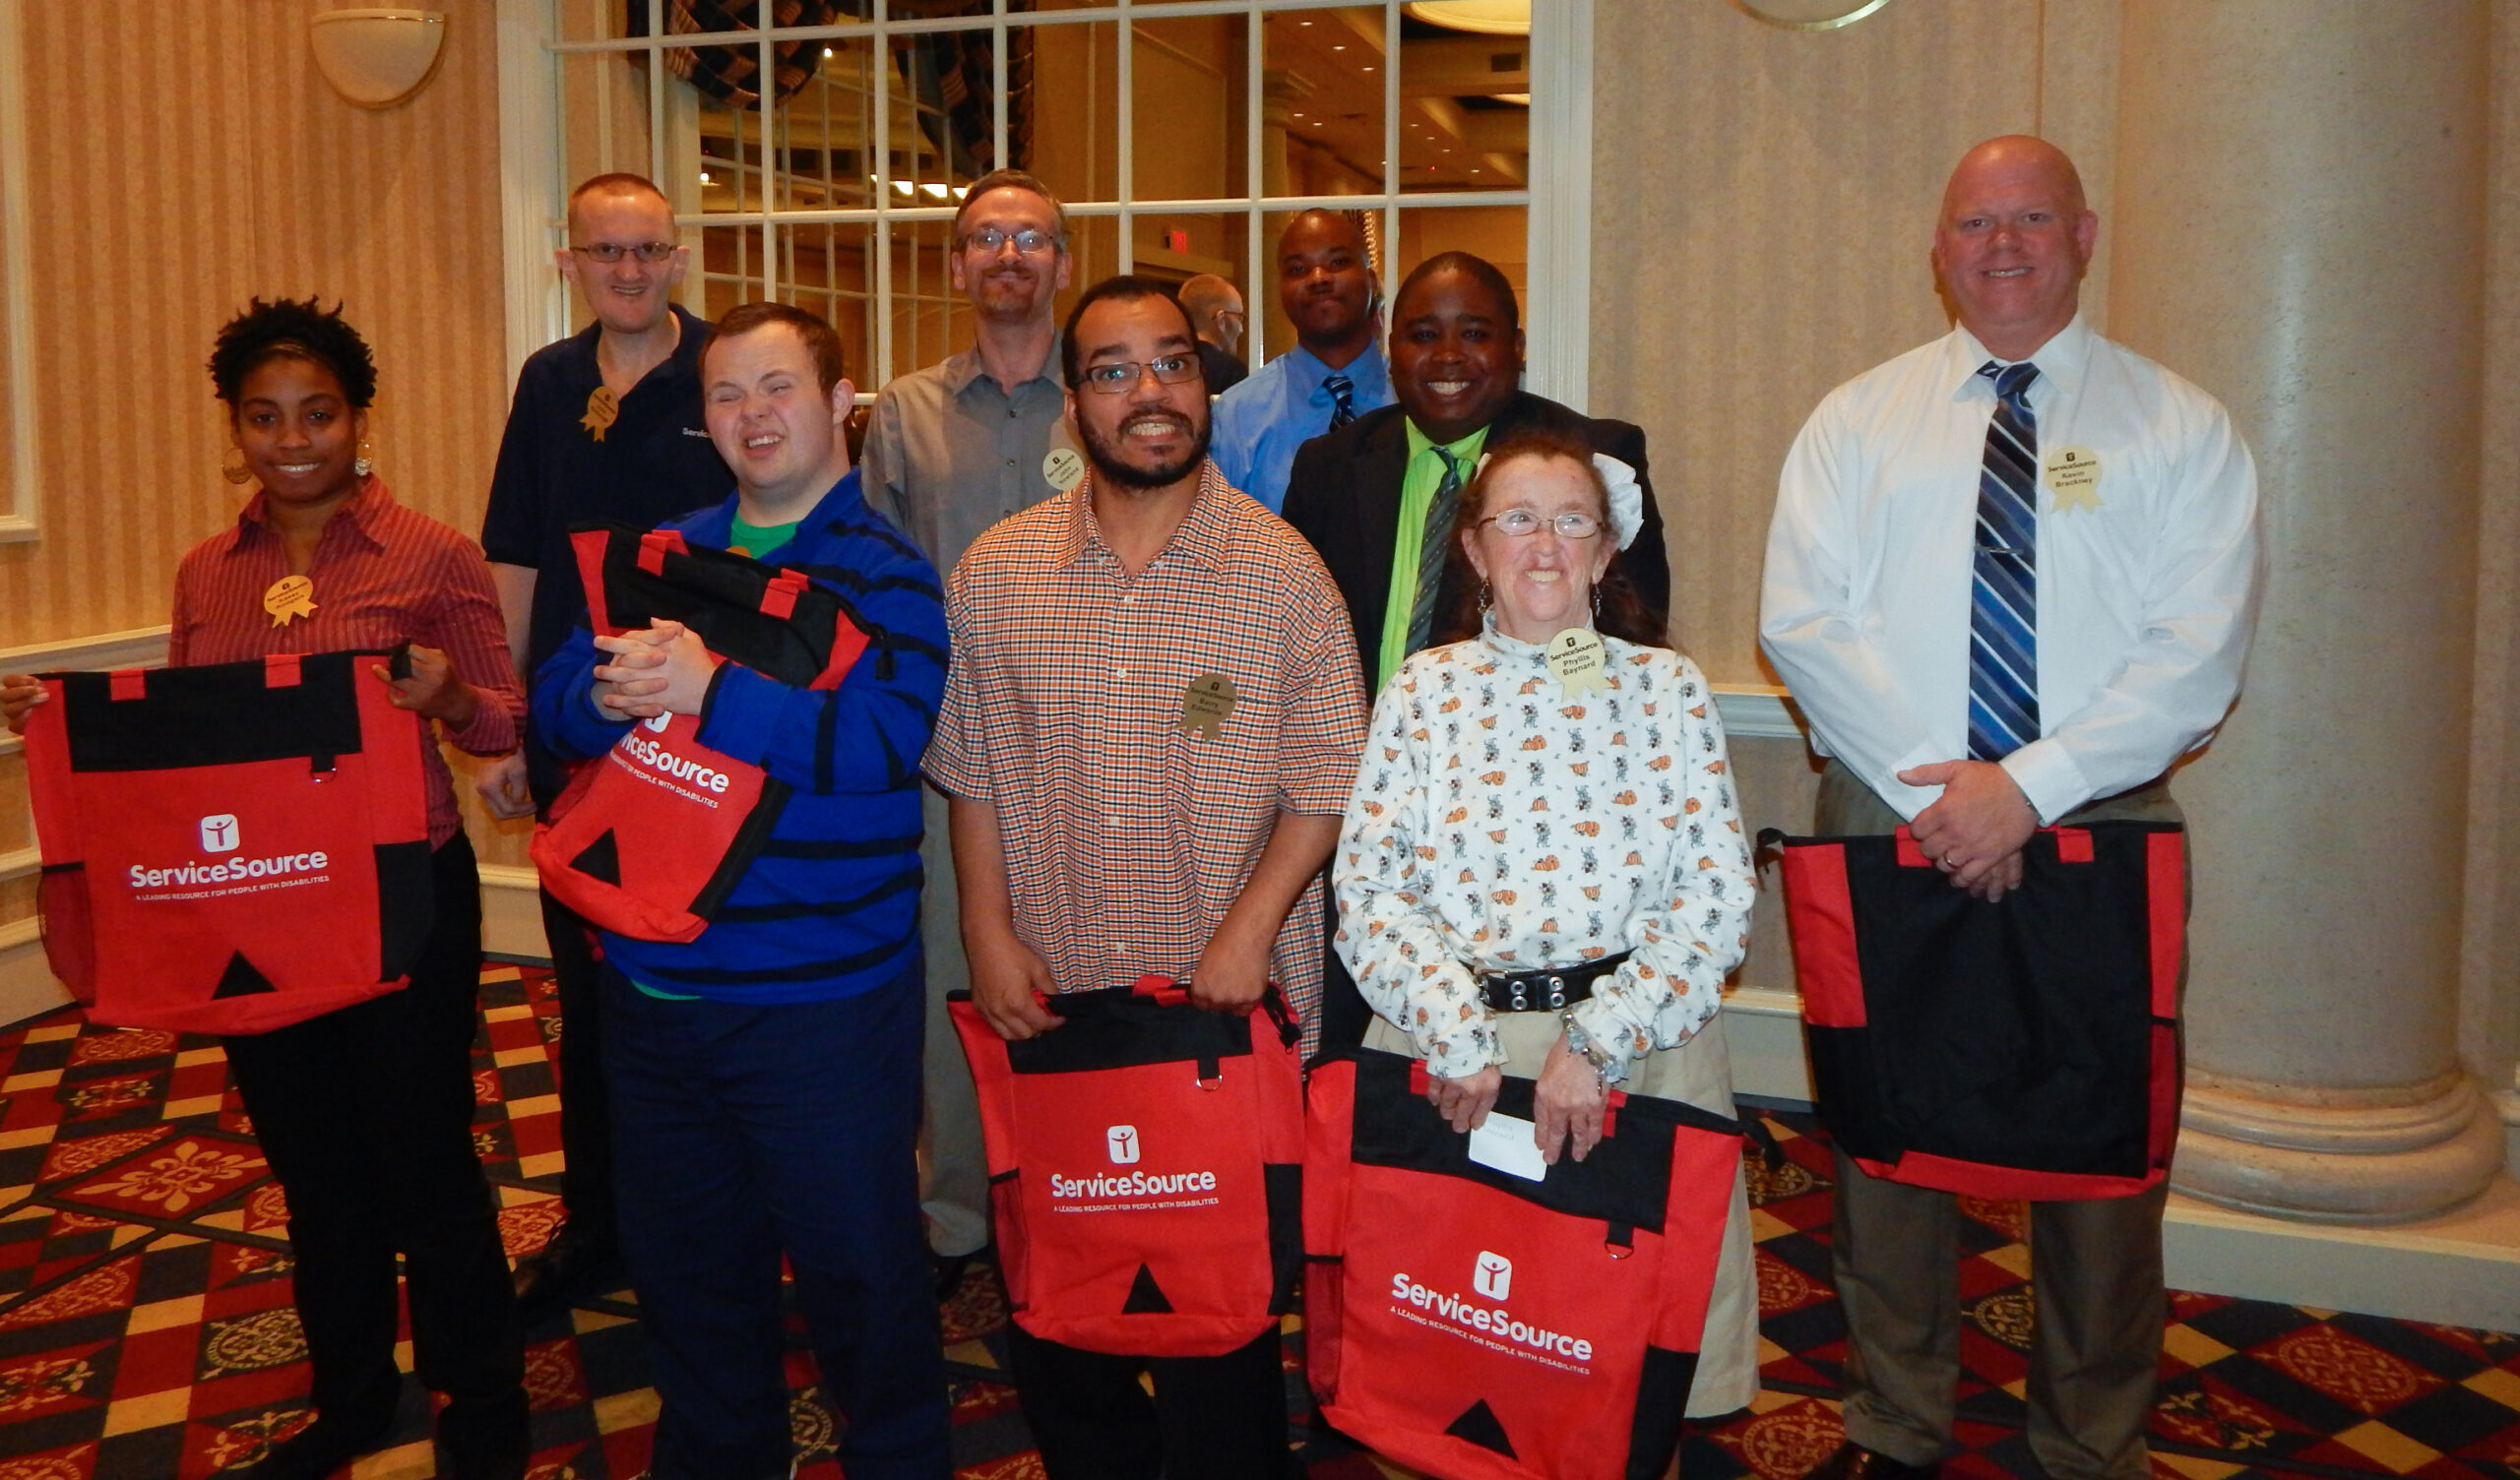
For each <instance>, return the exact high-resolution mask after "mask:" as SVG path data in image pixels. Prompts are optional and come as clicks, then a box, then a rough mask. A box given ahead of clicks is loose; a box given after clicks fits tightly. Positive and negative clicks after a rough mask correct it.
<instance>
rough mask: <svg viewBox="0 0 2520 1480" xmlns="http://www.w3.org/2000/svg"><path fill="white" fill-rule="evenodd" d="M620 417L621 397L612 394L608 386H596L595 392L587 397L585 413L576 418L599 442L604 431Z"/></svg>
mask: <svg viewBox="0 0 2520 1480" xmlns="http://www.w3.org/2000/svg"><path fill="white" fill-rule="evenodd" d="M620 419H621V398H620V397H618V396H615V395H613V394H612V388H611V387H610V386H598V387H596V388H595V394H594V395H593V396H590V397H588V398H587V413H586V414H585V415H584V416H581V417H579V418H578V425H580V426H582V427H585V428H586V429H587V430H588V431H590V432H593V433H594V434H595V440H596V441H598V442H601V441H602V440H603V434H604V432H605V431H607V430H608V429H610V427H611V426H612V424H613V423H614V422H616V421H618V420H620Z"/></svg>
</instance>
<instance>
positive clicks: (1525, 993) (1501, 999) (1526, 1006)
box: [1479, 951, 1628, 1013]
mask: <svg viewBox="0 0 2520 1480" xmlns="http://www.w3.org/2000/svg"><path fill="white" fill-rule="evenodd" d="M1627 956H1628V954H1627V953H1626V952H1624V951H1622V952H1620V953H1619V954H1618V955H1616V956H1603V957H1602V958H1601V959H1600V960H1597V961H1587V962H1585V963H1584V964H1583V965H1580V966H1564V967H1560V968H1559V969H1557V970H1554V971H1525V972H1522V973H1521V974H1519V975H1515V976H1487V977H1481V979H1480V983H1479V990H1480V994H1481V996H1483V997H1485V998H1486V999H1487V1010H1488V1011H1489V1012H1491V1013H1553V1012H1557V1011H1559V1010H1560V1009H1564V1008H1571V1007H1573V1006H1574V1005H1575V1004H1577V1003H1579V1002H1582V1001H1583V1000H1584V999H1585V998H1587V997H1590V996H1592V995H1593V983H1594V982H1595V981H1597V980H1599V979H1601V978H1602V977H1605V976H1607V975H1609V974H1610V973H1611V972H1613V971H1615V970H1617V969H1618V967H1619V962H1621V961H1624V960H1626V959H1627Z"/></svg>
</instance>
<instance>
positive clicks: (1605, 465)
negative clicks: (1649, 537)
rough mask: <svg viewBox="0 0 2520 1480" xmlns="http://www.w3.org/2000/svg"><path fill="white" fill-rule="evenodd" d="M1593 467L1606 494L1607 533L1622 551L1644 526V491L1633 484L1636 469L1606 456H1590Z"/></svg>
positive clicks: (1605, 454) (1600, 454)
mask: <svg viewBox="0 0 2520 1480" xmlns="http://www.w3.org/2000/svg"><path fill="white" fill-rule="evenodd" d="M1593 468H1594V470H1595V471H1597V472H1599V473H1600V474H1601V475H1602V482H1603V484H1604V485H1605V486H1607V488H1608V489H1609V491H1610V532H1611V533H1612V534H1615V535H1617V536H1618V547H1619V548H1620V549H1622V550H1624V549H1626V548H1627V547H1628V546H1629V545H1632V544H1634V543H1636V534H1637V531H1638V530H1640V529H1642V528H1644V527H1645V490H1644V489H1643V488H1641V487H1639V486H1638V485H1637V482H1636V469H1635V468H1633V467H1630V466H1628V465H1627V464H1626V463H1622V462H1620V461H1619V460H1618V459H1616V458H1613V457H1611V456H1610V455H1609V454H1607V453H1595V454H1593Z"/></svg>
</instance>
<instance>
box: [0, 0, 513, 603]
mask: <svg viewBox="0 0 2520 1480" xmlns="http://www.w3.org/2000/svg"><path fill="white" fill-rule="evenodd" d="M309 9H310V7H308V6H307V5H305V4H302V3H298V0H222V3H221V4H218V5H179V6H173V7H168V6H162V5H152V4H144V3H142V0H98V3H94V4H89V5H81V6H67V7H65V6H35V7H30V8H29V9H28V11H27V14H26V22H25V24H26V58H25V68H26V78H27V89H28V97H27V117H28V119H29V121H30V125H31V128H32V143H33V148H32V150H31V151H30V154H31V155H32V181H31V184H32V198H33V201H34V203H35V211H34V216H33V219H32V222H31V230H32V238H33V260H34V263H35V270H36V273H37V275H38V277H37V280H36V283H35V303H36V313H35V336H36V362H37V364H38V365H40V366H41V367H42V373H41V375H40V377H39V380H38V384H36V385H35V386H34V387H33V388H32V393H33V394H34V395H35V396H36V398H37V399H38V401H39V403H40V405H41V408H42V415H41V424H42V427H43V466H44V470H45V474H46V481H47V483H48V484H49V485H50V486H49V487H47V488H46V489H44V490H43V513H42V518H43V524H44V530H43V537H42V538H41V539H40V540H37V541H34V542H31V543H27V544H14V545H8V546H0V612H6V613H7V614H8V615H7V618H6V623H7V625H6V635H5V636H4V637H0V647H20V646H25V645H27V644H32V643H38V642H48V641H53V640H58V639H66V638H71V637H76V636H80V635H83V634H90V633H96V632H106V631H114V630H118V629H124V628H133V627H147V626H153V625H156V624H159V623H162V622H164V621H165V620H166V593H167V589H168V586H167V583H168V580H169V578H170V576H171V574H172V572H173V569H174V563H175V559H176V557H177V556H178V555H180V554H181V553H182V552H183V551H184V549H185V548H186V547H187V546H189V545H191V544H192V543H193V542H195V541H196V540H199V539H201V538H202V537H203V536H205V535H207V534H209V533H210V532H211V531H212V530H213V529H215V528H217V527H218V526H219V525H220V524H221V523H222V522H223V521H225V520H226V519H228V518H229V517H230V516H231V515H232V514H233V513H234V510H235V508H236V505H237V502H238V500H237V497H236V491H235V490H234V489H233V488H231V487H230V486H229V485H228V484H226V483H224V482H222V481H221V479H220V477H219V464H220V457H221V450H222V449H223V447H224V446H225V437H224V433H225V426H224V421H223V419H222V416H221V411H220V407H219V404H218V402H217V401H214V400H213V398H212V394H211V385H210V378H209V376H208V375H207V374H206V373H205V372H204V370H203V368H202V366H203V362H204V361H205V360H206V359H207V358H208V356H209V352H210V342H211V337H212V335H213V334H214V333H215V332H216V331H217V330H218V328H219V325H220V323H221V321H222V320H224V319H226V318H227V317H228V316H229V315H230V314H232V313H234V312H235V311H236V310H237V309H239V308H241V307H243V306H244V303H245V301H246V300H247V299H248V298H249V297H252V296H254V295H256V294H261V295H263V296H266V297H269V296H275V295H280V294H290V295H298V296H303V295H305V294H307V293H317V294H321V295H322V296H323V297H324V298H325V299H327V300H328V301H329V300H332V299H335V298H339V299H341V300H342V301H343V303H344V306H345V309H346V311H347V314H348V316H349V318H350V320H351V321H352V322H353V323H355V324H356V325H357V326H358V327H359V329H360V331H361V332H362V333H364V334H365V335H366V336H367V338H368V339H369V341H370V343H372V344H373V345H374V346H375V350H376V357H377V362H378V365H379V369H380V381H381V391H380V394H379V397H378V401H377V405H376V408H375V412H374V415H373V421H372V426H373V432H374V437H375V441H376V445H377V449H378V457H379V462H380V466H381V468H382V470H383V471H384V473H385V475H386V477H387V478H388V479H389V481H390V482H391V483H392V485H393V487H394V489H395V493H396V496H397V497H398V498H401V499H402V500H403V501H404V502H406V503H408V504H410V505H412V506H413V507H415V508H418V509H421V510H424V511H425V512H427V513H429V514H431V515H434V516H436V517H438V518H440V519H444V520H447V521H449V522H451V523H453V524H457V525H459V526H463V527H467V528H477V527H478V524H479V521H480V509H481V499H482V494H483V490H484V488H485V486H486V484H487V482H488V479H489V471H490V463H491V459H492V456H493V454H494V453H495V451H496V448H497V439H498V430H499V425H500V421H501V419H502V417H503V415H504V413H505V408H506V401H507V386H506V383H505V382H506V371H505V368H504V349H503V341H502V339H503V334H504V325H503V322H502V319H501V309H500V305H501V291H502V289H501V285H500V262H499V250H500V248H499V216H498V200H499V198H498V179H499V156H498V91H497V80H498V79H497V62H496V58H495V56H494V55H493V53H492V51H491V49H490V48H491V43H492V19H493V9H494V8H493V6H492V4H491V3H490V0H449V3H447V4H445V5H444V9H445V11H446V13H447V17H448V24H447V40H446V54H445V59H444V62H443V64H442V65H441V67H440V68H439V71H438V75H437V78H436V80H435V81H433V82H432V83H430V85H429V86H428V88H427V90H426V91H425V92H422V93H421V94H420V95H419V97H418V98H417V99H415V100H414V101H412V102H410V103H408V104H406V105H404V106H402V107H399V108H395V109H392V110H389V111H386V112H382V113H370V112H367V111H365V110H362V109H359V108H354V107H352V106H350V105H349V104H348V103H346V102H344V101H342V100H341V99H340V98H339V97H337V96H335V95H334V93H333V92H332V90H331V89H330V88H329V87H327V86H326V85H325V83H324V82H323V80H322V78H321V77H320V76H318V75H317V73H316V71H315V65H314V62H313V59H312V57H311V54H310V53H309V52H308V50H307V46H306V16H307V14H308V11H309ZM138 35H147V36H148V37H149V38H150V40H149V44H147V45H134V44H132V40H131V38H132V37H134V36H138Z"/></svg>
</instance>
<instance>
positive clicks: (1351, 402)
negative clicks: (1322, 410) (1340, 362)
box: [1321, 370, 1356, 432]
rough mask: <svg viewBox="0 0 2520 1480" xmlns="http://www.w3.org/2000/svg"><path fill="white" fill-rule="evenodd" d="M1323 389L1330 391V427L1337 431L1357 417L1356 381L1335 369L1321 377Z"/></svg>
mask: <svg viewBox="0 0 2520 1480" xmlns="http://www.w3.org/2000/svg"><path fill="white" fill-rule="evenodd" d="M1321 389H1323V390H1325V391H1327V392H1329V393H1330V429H1331V430H1332V431H1334V432H1335V431H1337V430H1339V429H1340V428H1341V427H1343V426H1346V425H1347V424H1348V423H1349V422H1351V421H1354V420H1355V419H1356V383H1355V381H1353V380H1350V379H1349V378H1348V377H1346V376H1344V375H1342V374H1340V373H1339V372H1338V371H1336V370H1333V371H1331V372H1330V373H1329V374H1328V375H1325V376H1323V377H1322V378H1321Z"/></svg>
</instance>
